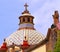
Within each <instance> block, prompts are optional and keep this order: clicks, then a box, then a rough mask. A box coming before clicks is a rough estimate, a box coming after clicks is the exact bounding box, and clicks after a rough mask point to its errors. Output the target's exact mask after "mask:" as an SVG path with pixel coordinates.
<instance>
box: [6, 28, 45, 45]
mask: <svg viewBox="0 0 60 52" xmlns="http://www.w3.org/2000/svg"><path fill="white" fill-rule="evenodd" d="M25 36H26V40H27V41H28V44H29V45H35V44H38V43H39V42H41V41H42V40H43V39H44V36H43V35H42V34H41V33H39V32H37V31H36V30H32V29H21V30H17V31H16V32H14V33H12V34H11V35H10V36H9V37H7V38H6V42H7V45H8V46H10V45H12V43H14V44H16V45H22V44H23V40H24V37H25Z"/></svg>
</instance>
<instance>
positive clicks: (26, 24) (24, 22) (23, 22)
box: [19, 3, 34, 29]
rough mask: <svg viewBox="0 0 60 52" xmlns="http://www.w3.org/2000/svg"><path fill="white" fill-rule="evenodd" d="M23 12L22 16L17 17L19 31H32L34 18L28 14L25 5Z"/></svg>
mask: <svg viewBox="0 0 60 52" xmlns="http://www.w3.org/2000/svg"><path fill="white" fill-rule="evenodd" d="M24 7H25V10H24V11H23V12H22V15H21V16H20V17H19V21H20V22H19V26H20V27H19V29H24V28H25V29H34V23H33V19H34V17H33V16H32V15H31V14H30V13H29V11H28V9H27V7H28V5H27V3H25V5H24Z"/></svg>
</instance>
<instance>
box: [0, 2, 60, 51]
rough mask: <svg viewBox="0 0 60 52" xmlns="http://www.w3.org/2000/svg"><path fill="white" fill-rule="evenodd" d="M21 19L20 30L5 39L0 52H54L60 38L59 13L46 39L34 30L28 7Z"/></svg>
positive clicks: (55, 16) (54, 16)
mask: <svg viewBox="0 0 60 52" xmlns="http://www.w3.org/2000/svg"><path fill="white" fill-rule="evenodd" d="M24 6H25V10H24V11H23V12H22V15H21V16H20V17H19V28H18V30H17V31H16V32H14V33H12V34H11V35H10V36H9V37H7V38H6V39H4V42H3V44H2V46H1V47H0V52H53V51H54V48H55V44H56V41H57V39H58V38H59V37H60V23H59V13H58V11H55V12H54V15H52V16H53V21H54V23H53V24H52V25H51V28H48V32H47V35H46V37H44V36H43V35H42V34H41V33H40V32H37V31H36V29H35V28H34V22H33V19H34V16H32V15H31V14H30V13H29V11H28V9H27V7H28V5H27V3H26V4H25V5H24Z"/></svg>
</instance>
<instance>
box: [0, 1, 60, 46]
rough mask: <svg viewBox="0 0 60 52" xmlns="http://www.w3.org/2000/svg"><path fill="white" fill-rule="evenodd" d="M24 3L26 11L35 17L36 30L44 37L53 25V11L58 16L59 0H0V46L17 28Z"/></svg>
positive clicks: (59, 9)
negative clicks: (56, 11)
mask: <svg viewBox="0 0 60 52" xmlns="http://www.w3.org/2000/svg"><path fill="white" fill-rule="evenodd" d="M26 2H27V3H28V5H29V7H28V10H29V11H30V13H31V14H32V15H33V16H34V17H35V19H34V23H35V28H36V30H37V31H39V32H41V33H42V34H44V35H46V34H47V30H48V28H50V26H51V24H52V23H53V18H52V14H53V13H54V11H55V10H58V11H59V14H60V6H59V5H60V0H0V45H1V44H2V42H3V39H4V38H6V37H8V36H9V35H10V34H11V33H13V32H14V31H16V30H17V29H18V28H19V26H18V23H19V19H18V17H19V16H20V15H21V13H22V12H23V11H24V4H25V3H26Z"/></svg>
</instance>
